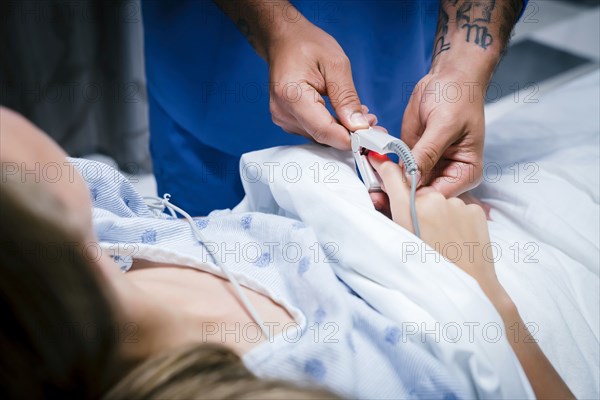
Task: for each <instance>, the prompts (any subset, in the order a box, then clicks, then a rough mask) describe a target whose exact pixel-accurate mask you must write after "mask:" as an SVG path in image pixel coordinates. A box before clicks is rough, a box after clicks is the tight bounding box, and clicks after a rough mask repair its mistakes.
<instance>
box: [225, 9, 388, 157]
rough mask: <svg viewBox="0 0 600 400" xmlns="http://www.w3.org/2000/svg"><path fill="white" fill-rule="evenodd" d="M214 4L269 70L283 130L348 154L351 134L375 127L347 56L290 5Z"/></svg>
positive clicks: (276, 114)
mask: <svg viewBox="0 0 600 400" xmlns="http://www.w3.org/2000/svg"><path fill="white" fill-rule="evenodd" d="M215 2H216V3H217V5H219V7H221V8H222V9H223V11H224V12H225V13H226V14H227V15H228V16H229V17H230V18H231V19H232V20H233V21H234V22H235V24H236V25H237V27H238V29H239V30H240V32H242V34H243V35H244V36H246V39H247V40H248V42H249V43H250V44H251V45H252V46H253V47H254V49H255V50H256V52H257V53H258V54H259V55H260V56H261V57H263V58H264V59H265V60H266V61H267V63H268V64H269V84H270V88H269V92H270V97H271V102H270V109H271V115H272V118H273V122H274V123H275V124H277V125H278V126H280V127H281V128H282V129H283V130H285V131H286V132H290V133H295V134H299V135H303V136H306V137H309V138H312V139H314V140H315V141H317V142H319V143H323V144H326V145H330V146H333V147H336V148H338V149H341V150H350V135H349V134H348V131H349V130H350V131H354V130H357V129H363V128H368V127H369V125H374V124H376V123H377V120H376V118H375V116H374V115H370V114H368V110H366V109H365V108H364V107H363V106H362V105H361V102H360V100H359V98H358V94H357V93H356V89H355V88H354V82H353V81H352V70H351V68H350V60H348V57H347V56H346V54H345V53H344V50H342V48H341V47H340V45H339V44H338V42H337V41H336V40H335V39H334V38H333V37H331V36H330V35H329V34H327V33H326V32H324V31H323V30H321V29H320V28H318V27H317V26H315V25H313V24H312V23H311V22H310V21H308V20H307V19H306V18H304V16H303V15H302V14H301V13H300V12H299V11H298V10H297V9H296V8H295V7H294V6H293V4H291V3H290V2H289V1H288V0H270V1H251V0H238V1H235V2H232V1H230V0H215ZM240 68H243V66H240ZM324 96H327V97H329V100H330V101H331V104H332V106H333V108H334V110H335V114H336V117H337V118H336V117H334V116H333V115H331V113H330V112H329V111H328V110H327V108H326V107H325V101H324V100H323V97H324Z"/></svg>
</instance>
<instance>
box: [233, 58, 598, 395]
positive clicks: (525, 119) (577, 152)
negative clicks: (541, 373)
mask: <svg viewBox="0 0 600 400" xmlns="http://www.w3.org/2000/svg"><path fill="white" fill-rule="evenodd" d="M599 77H600V74H599V71H598V70H595V71H593V72H592V73H590V74H587V75H585V76H583V77H580V78H578V79H576V80H575V81H573V82H570V83H568V84H566V85H563V86H561V87H559V88H557V89H555V90H554V91H552V92H550V93H547V94H545V95H544V96H543V97H541V98H539V101H537V102H536V103H531V104H522V105H521V106H520V107H519V108H518V109H517V110H513V111H511V112H509V113H507V114H505V115H503V117H502V118H499V119H497V120H496V121H494V122H493V123H492V124H490V125H488V126H487V133H486V153H485V165H484V182H483V183H482V185H481V186H480V187H479V188H477V189H476V190H475V191H474V194H475V195H476V196H477V197H479V198H480V199H481V200H482V201H484V202H485V203H488V204H489V205H491V207H492V210H491V213H490V217H491V221H490V223H489V227H490V236H491V241H492V243H493V245H494V246H493V247H494V249H493V253H494V258H495V261H496V269H497V274H498V277H499V279H500V281H501V283H502V284H503V285H504V286H505V288H506V289H507V291H508V292H509V294H510V295H511V297H512V298H513V300H514V301H515V303H516V305H517V306H518V308H519V311H520V313H521V315H522V317H523V319H524V321H525V322H526V323H528V327H529V329H530V331H531V333H532V336H533V338H532V339H533V340H537V341H538V343H539V345H540V346H541V348H542V350H543V351H544V352H545V354H546V355H547V356H548V358H549V359H550V361H551V362H552V364H553V365H554V367H555V368H556V370H557V371H558V372H559V374H560V375H561V376H562V377H563V379H564V380H565V382H566V383H567V384H568V385H569V387H570V388H571V390H572V391H573V393H574V394H575V395H576V396H577V397H578V398H599V397H600V387H599V386H600V381H599V379H600V378H599V376H600V361H599V358H600V353H599V343H600V342H599V332H600V319H599V317H600V295H599V292H600V285H599V283H600V282H599V270H600V259H599V257H600V244H599V243H600V237H599V235H600V227H599V222H600V221H599V220H600V214H599V207H598V204H599V180H600V175H599V174H600V172H599V171H600V165H599V159H600V155H599V144H600V142H599V137H600V122H599V114H598V110H600V104H599V92H600V79H599ZM273 163H276V164H273ZM292 164H294V165H298V166H299V167H300V169H299V170H300V171H302V173H301V174H300V176H298V175H297V174H296V175H294V176H293V177H291V176H285V175H284V174H278V173H277V171H278V170H277V168H275V169H274V168H273V166H274V165H275V166H277V165H278V166H280V167H281V169H280V171H281V170H282V169H283V168H284V167H286V166H290V165H292ZM288 170H289V168H288ZM294 170H297V168H296V167H295V166H294ZM240 171H241V175H242V180H243V184H244V188H245V190H246V193H247V195H246V198H245V199H244V200H243V201H242V203H241V204H240V205H238V206H237V207H236V209H235V210H234V211H243V212H246V211H261V212H267V213H274V214H279V215H285V216H288V217H293V218H297V219H299V220H302V221H303V222H305V223H306V224H307V225H310V226H312V227H313V229H314V230H315V232H316V234H317V237H318V239H319V242H320V243H321V244H322V245H325V244H329V245H330V248H332V246H333V249H334V250H336V251H335V254H334V257H335V259H336V261H337V262H336V263H335V264H334V269H335V270H336V273H337V274H338V276H339V277H340V278H341V279H343V280H344V281H345V282H346V283H347V284H348V285H349V286H350V287H351V288H352V289H353V290H354V291H355V292H356V293H357V294H358V295H359V296H361V297H362V298H363V299H365V301H367V302H368V303H369V304H370V305H371V306H373V307H374V308H376V309H377V310H378V311H380V312H381V313H382V314H384V315H385V316H387V317H389V318H390V319H392V320H394V321H395V322H397V323H398V324H401V326H402V327H403V329H404V333H405V334H406V336H407V340H411V341H413V342H415V343H421V345H422V346H423V347H425V348H427V349H428V351H430V352H431V353H432V354H434V355H435V356H436V357H438V358H440V359H442V360H443V361H444V362H445V363H447V364H448V365H450V366H451V368H452V369H453V371H454V372H455V375H456V379H459V380H461V381H463V382H464V383H465V384H466V385H470V386H471V387H472V390H473V392H472V394H473V395H474V396H479V397H487V398H498V397H502V398H525V397H533V392H532V391H531V387H530V386H529V383H528V382H527V379H526V377H525V375H524V373H523V371H522V369H521V368H520V366H519V364H518V362H517V360H516V357H515V356H514V354H513V353H512V350H511V348H510V346H509V344H508V342H507V341H506V340H505V339H504V337H503V335H509V334H511V332H510V328H509V329H507V330H502V328H503V325H502V321H501V319H500V317H499V315H498V314H497V313H496V311H495V309H494V308H493V306H492V305H491V303H489V301H488V300H487V298H486V297H485V296H484V294H483V292H482V291H481V290H480V289H479V287H478V285H477V284H476V282H475V281H474V280H473V279H471V278H470V277H469V276H468V275H467V274H466V273H464V272H463V271H462V270H460V269H459V268H457V267H456V266H454V265H452V264H450V263H448V262H446V261H445V260H444V259H441V260H436V261H431V258H428V256H427V254H428V251H429V250H430V249H427V248H426V246H422V245H420V244H421V243H420V241H419V240H418V238H416V237H415V236H413V235H412V234H410V233H409V232H407V231H405V230H403V229H401V228H400V227H398V226H397V225H395V224H394V223H393V222H391V221H390V220H388V219H387V218H386V217H384V216H383V215H381V214H379V213H378V212H377V211H375V210H374V209H373V206H372V204H371V200H370V198H369V196H368V194H367V192H366V191H365V189H364V186H362V184H361V182H360V181H359V180H358V178H357V176H356V172H355V168H354V164H353V160H352V157H351V155H350V154H345V153H341V152H338V151H336V150H333V149H329V148H323V147H320V146H316V145H307V146H299V147H278V148H272V149H267V150H262V151H258V152H253V153H248V154H246V155H244V156H243V157H242V161H241V165H240ZM269 171H276V173H275V175H270V174H269ZM309 172H310V173H309ZM315 172H320V173H319V174H318V176H315ZM292 178H293V179H292ZM324 215H326V216H327V218H323V216H324ZM429 257H431V255H429ZM498 329H500V331H498ZM432 337H433V338H432Z"/></svg>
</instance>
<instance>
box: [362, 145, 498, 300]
mask: <svg viewBox="0 0 600 400" xmlns="http://www.w3.org/2000/svg"><path fill="white" fill-rule="evenodd" d="M369 161H370V162H371V164H372V165H373V167H374V168H375V169H376V170H377V172H378V173H379V175H380V176H381V180H382V181H383V186H384V190H385V192H386V193H387V195H388V197H389V205H390V214H391V218H392V220H393V221H394V222H396V223H398V224H399V225H401V226H402V227H404V228H406V229H408V230H410V231H411V232H412V219H411V215H410V207H409V198H410V185H409V182H408V179H407V178H406V177H405V175H404V173H403V171H402V169H401V168H400V166H399V165H398V164H396V163H394V162H392V161H390V160H389V159H388V158H387V157H386V156H382V155H379V154H376V153H373V152H371V153H369ZM416 208H417V218H418V219H419V226H420V228H421V239H423V241H424V242H425V243H427V244H428V245H429V246H430V247H432V248H434V249H435V250H437V251H438V252H440V253H441V254H442V255H443V256H444V257H445V258H446V259H448V260H450V261H452V262H454V263H455V264H456V265H458V266H459V267H460V268H461V269H463V270H464V271H465V272H467V273H468V274H469V275H471V276H472V277H473V278H475V279H476V280H477V282H478V283H479V285H480V286H481V288H482V289H483V291H484V292H485V294H486V295H487V296H488V297H489V298H490V300H491V301H492V302H493V303H496V302H505V301H506V300H507V295H506V292H505V291H504V289H503V288H502V286H501V285H500V283H499V281H498V278H497V277H496V272H495V269H494V263H493V259H494V255H493V254H492V248H491V246H489V243H490V237H489V231H488V226H487V221H486V214H485V212H484V210H483V209H482V208H481V207H480V206H479V205H477V204H465V202H464V201H462V200H461V199H458V198H450V199H446V198H445V197H444V196H443V195H442V194H441V193H439V192H437V191H435V190H431V191H429V192H427V193H422V194H420V195H418V196H417V199H416Z"/></svg>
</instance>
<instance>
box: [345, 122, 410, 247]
mask: <svg viewBox="0 0 600 400" xmlns="http://www.w3.org/2000/svg"><path fill="white" fill-rule="evenodd" d="M350 141H351V143H352V154H353V155H354V161H355V162H356V167H357V169H358V172H359V173H360V176H361V178H362V180H363V183H364V184H365V186H366V187H367V190H368V191H369V192H370V193H371V192H382V191H383V190H382V184H381V179H380V177H379V175H378V174H377V172H376V171H375V170H374V169H373V167H372V166H371V164H370V163H369V160H368V158H367V154H368V153H369V151H370V150H371V151H375V152H377V153H380V154H390V153H394V154H396V155H398V157H400V160H402V163H403V164H404V169H405V171H406V174H407V175H408V176H409V177H410V178H411V192H410V193H411V195H410V208H411V217H412V221H413V228H414V232H415V234H416V235H417V236H420V230H419V224H418V222H417V213H416V207H415V193H416V191H417V180H418V173H419V168H418V167H417V163H416V162H415V158H414V157H413V155H412V153H411V152H410V149H409V148H408V146H407V145H406V143H404V142H403V141H402V140H400V139H398V138H395V137H393V136H391V135H389V134H387V133H386V132H385V131H384V130H382V129H379V128H377V127H375V128H373V127H370V128H368V129H359V130H357V131H354V132H350Z"/></svg>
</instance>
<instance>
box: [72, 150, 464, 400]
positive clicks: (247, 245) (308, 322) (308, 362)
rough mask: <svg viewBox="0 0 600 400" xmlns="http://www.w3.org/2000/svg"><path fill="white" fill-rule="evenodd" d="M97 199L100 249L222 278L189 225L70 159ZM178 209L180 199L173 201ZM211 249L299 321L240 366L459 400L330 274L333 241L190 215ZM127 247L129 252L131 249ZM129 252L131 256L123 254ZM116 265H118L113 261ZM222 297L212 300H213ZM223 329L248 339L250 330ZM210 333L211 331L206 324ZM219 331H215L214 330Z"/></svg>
mask: <svg viewBox="0 0 600 400" xmlns="http://www.w3.org/2000/svg"><path fill="white" fill-rule="evenodd" d="M71 162H72V163H73V164H74V165H75V166H76V167H77V168H78V170H79V171H80V172H81V174H82V175H83V176H84V179H85V180H86V183H87V184H88V187H89V189H90V195H91V198H92V201H93V222H94V228H95V231H96V234H97V236H98V238H99V240H100V242H101V245H102V247H103V249H105V250H106V251H112V250H114V249H116V248H117V245H118V244H120V248H121V250H120V251H124V250H123V249H126V250H125V251H129V252H130V253H132V255H133V257H139V258H144V259H148V260H153V261H157V262H169V263H177V264H182V265H188V266H191V267H194V268H198V269H201V270H205V271H210V272H213V273H215V274H217V275H221V276H222V274H221V272H220V271H219V270H218V269H217V267H216V266H215V265H214V264H213V263H211V262H210V260H211V259H210V257H209V256H208V255H207V253H206V251H205V248H204V247H203V246H202V245H200V244H199V243H198V242H197V240H196V239H195V237H194V235H193V234H192V230H191V228H190V226H189V224H188V223H187V222H186V221H185V220H181V219H174V218H172V217H170V216H169V217H167V216H165V214H163V215H162V216H160V217H157V216H156V215H155V213H154V212H153V211H152V210H151V209H149V208H148V206H147V205H146V203H145V202H144V200H143V199H142V198H141V196H140V195H139V194H138V193H137V192H136V190H135V189H134V188H133V186H132V185H131V184H130V183H129V182H128V181H127V180H126V179H125V178H124V177H123V176H122V175H121V174H119V173H118V171H116V170H114V169H113V168H111V167H109V166H107V165H104V164H101V163H98V162H94V161H88V160H78V159H71ZM172 202H173V203H174V204H177V199H176V198H174V199H172ZM194 221H195V223H196V226H197V227H198V228H199V229H200V230H201V232H202V234H203V235H204V237H205V238H206V241H207V246H212V247H211V249H213V250H215V249H216V250H217V251H216V256H217V257H219V258H220V261H221V262H223V263H224V264H226V265H227V267H228V268H229V269H230V271H232V273H233V274H234V275H235V276H236V277H237V278H238V280H239V282H240V283H241V284H243V285H245V286H247V287H250V288H252V289H254V290H256V291H258V292H261V293H264V294H266V295H267V296H269V297H271V298H272V299H273V300H274V301H276V302H278V303H279V304H281V305H282V306H284V307H285V308H286V309H287V310H288V311H289V312H290V314H291V315H292V316H293V317H294V319H295V320H296V321H297V322H298V325H297V327H296V326H288V327H284V330H283V332H282V334H280V335H278V336H276V337H274V338H273V339H268V340H267V341H265V342H263V343H261V344H259V345H257V346H256V347H254V348H253V349H252V350H250V351H249V352H248V353H247V354H246V355H245V356H244V357H243V360H244V362H245V364H246V365H247V366H248V368H249V369H250V370H251V371H252V372H253V373H255V374H256V375H258V376H260V377H265V378H280V379H285V380H289V381H292V382H297V383H299V382H310V383H312V384H317V385H322V386H325V387H327V388H329V389H330V390H332V391H334V392H337V393H339V394H341V395H343V396H348V397H353V398H369V399H370V398H378V399H382V398H390V399H391V398H393V399H408V398H421V399H423V398H427V399H433V398H439V399H455V398H465V397H467V396H466V393H468V389H466V388H463V387H460V385H459V383H458V381H457V380H456V379H455V378H454V377H453V375H452V373H451V371H448V369H447V368H446V367H445V366H444V365H443V364H442V363H441V362H440V361H439V360H437V359H436V358H435V357H434V356H432V355H431V354H430V353H429V352H427V350H425V349H424V348H423V347H420V346H417V345H415V344H414V343H412V342H411V341H410V340H407V339H406V338H405V337H404V335H403V332H402V330H401V328H400V327H399V326H398V325H397V324H395V323H393V322H392V321H390V320H389V319H387V318H385V317H383V316H382V315H380V314H379V313H378V312H376V311H375V310H374V309H373V308H371V307H370V306H369V304H367V303H366V302H365V301H364V300H362V299H361V298H360V297H358V295H356V293H354V292H353V291H352V290H351V289H349V287H348V286H346V285H345V284H344V283H343V282H342V281H341V280H340V279H338V278H337V277H336V275H335V274H334V272H333V269H332V267H331V266H332V263H336V262H339V261H337V259H336V252H337V249H336V248H335V244H334V243H330V244H323V243H321V244H319V243H318V241H317V239H316V237H315V235H314V233H313V231H312V229H311V228H310V227H307V226H304V225H303V224H302V223H301V222H300V221H297V220H294V219H290V218H286V217H282V216H277V215H269V214H262V213H234V212H231V211H229V210H222V211H215V212H212V213H211V214H210V215H209V216H207V217H203V218H194ZM127 249H128V250H127ZM128 254H129V253H128ZM115 268H118V266H117V265H115ZM216 301H218V300H216ZM240 328H241V329H239V330H237V331H236V332H229V333H228V332H225V331H223V332H220V333H222V334H223V335H225V336H227V335H228V336H227V337H228V338H229V339H233V340H236V339H237V338H235V337H234V336H235V335H238V337H239V336H240V335H247V338H254V337H256V335H257V331H256V330H255V329H250V328H249V327H240ZM211 329H212V330H211V332H214V329H215V327H211ZM216 329H217V331H219V329H220V328H219V327H216Z"/></svg>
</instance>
